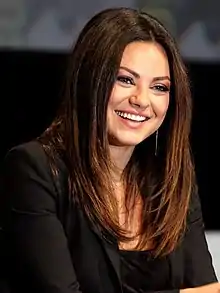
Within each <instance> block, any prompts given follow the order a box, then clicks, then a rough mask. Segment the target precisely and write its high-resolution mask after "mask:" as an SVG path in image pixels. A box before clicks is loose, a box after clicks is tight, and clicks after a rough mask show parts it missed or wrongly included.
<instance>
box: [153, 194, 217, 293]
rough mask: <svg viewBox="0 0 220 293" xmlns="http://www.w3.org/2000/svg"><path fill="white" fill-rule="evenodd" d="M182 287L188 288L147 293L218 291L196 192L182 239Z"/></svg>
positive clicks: (205, 292) (213, 292)
mask: <svg viewBox="0 0 220 293" xmlns="http://www.w3.org/2000/svg"><path fill="white" fill-rule="evenodd" d="M183 246H184V268H185V276H184V282H185V284H184V287H185V288H188V289H182V290H178V289H177V290H168V291H152V292H149V293H220V284H219V283H217V277H216V275H215V272H214V268H213V265H212V258H211V255H210V253H209V250H208V245H207V241H206V238H205V233H204V223H203V218H202V211H201V204H200V200H199V196H198V194H195V195H194V196H193V197H192V199H191V205H190V211H189V217H188V228H187V231H186V234H185V238H184V240H183Z"/></svg>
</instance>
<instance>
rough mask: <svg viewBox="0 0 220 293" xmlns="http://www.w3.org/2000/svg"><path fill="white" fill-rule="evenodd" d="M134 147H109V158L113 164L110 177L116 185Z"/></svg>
mask: <svg viewBox="0 0 220 293" xmlns="http://www.w3.org/2000/svg"><path fill="white" fill-rule="evenodd" d="M133 151H134V147H131V146H128V147H125V146H124V147H120V146H114V145H110V157H111V161H112V163H113V168H112V177H113V181H114V182H115V183H116V184H117V183H120V182H121V176H122V173H123V171H124V169H125V167H126V165H127V164H128V161H129V160H130V158H131V155H132V153H133Z"/></svg>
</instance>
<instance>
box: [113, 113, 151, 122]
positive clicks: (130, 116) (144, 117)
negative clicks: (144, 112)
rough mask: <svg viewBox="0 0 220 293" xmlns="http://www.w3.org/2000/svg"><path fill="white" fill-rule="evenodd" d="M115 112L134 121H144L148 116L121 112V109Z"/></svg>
mask: <svg viewBox="0 0 220 293" xmlns="http://www.w3.org/2000/svg"><path fill="white" fill-rule="evenodd" d="M115 113H116V114H117V115H118V116H119V117H121V118H123V119H126V120H130V121H134V122H139V123H140V122H145V121H147V120H149V119H150V118H149V117H146V116H141V115H135V114H131V113H127V112H122V111H117V110H116V111H115Z"/></svg>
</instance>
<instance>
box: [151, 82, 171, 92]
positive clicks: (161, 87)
mask: <svg viewBox="0 0 220 293" xmlns="http://www.w3.org/2000/svg"><path fill="white" fill-rule="evenodd" d="M151 89H153V90H156V91H159V92H164V93H167V92H169V91H170V89H169V88H168V87H167V86H166V85H161V84H157V85H154V86H152V87H151Z"/></svg>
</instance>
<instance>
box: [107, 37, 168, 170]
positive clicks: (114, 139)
mask: <svg viewBox="0 0 220 293" xmlns="http://www.w3.org/2000/svg"><path fill="white" fill-rule="evenodd" d="M169 97H170V69H169V63H168V59H167V56H166V53H165V51H164V49H163V48H162V47H161V46H160V45H159V44H157V43H153V42H134V43H131V44H129V45H128V46H127V47H126V48H125V50H124V53H123V56H122V60H121V64H120V68H119V72H118V76H117V80H116V82H115V85H114V87H113V90H112V94H111V96H110V99H109V104H108V110H107V126H108V134H109V143H110V154H111V158H112V161H113V163H115V165H116V166H117V169H118V170H120V171H122V170H123V169H124V168H125V166H126V164H127V162H128V161H129V159H130V157H131V155H132V152H133V150H134V148H135V146H136V145H137V144H139V143H140V142H142V141H143V140H145V139H146V138H148V137H149V136H150V135H151V134H153V133H154V132H155V131H157V129H158V128H159V127H160V125H161V124H162V122H163V120H164V118H165V115H166V112H167V109H168V106H169ZM117 111H119V112H123V113H127V114H128V113H129V114H134V115H140V116H141V117H143V119H145V121H144V122H137V121H132V120H130V119H123V118H122V117H120V116H119V115H120V113H118V114H119V115H118V114H117V113H116V112H117ZM127 118H129V117H127ZM140 119H141V118H140ZM120 171H119V172H120ZM118 175H119V174H117V175H116V176H118Z"/></svg>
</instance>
